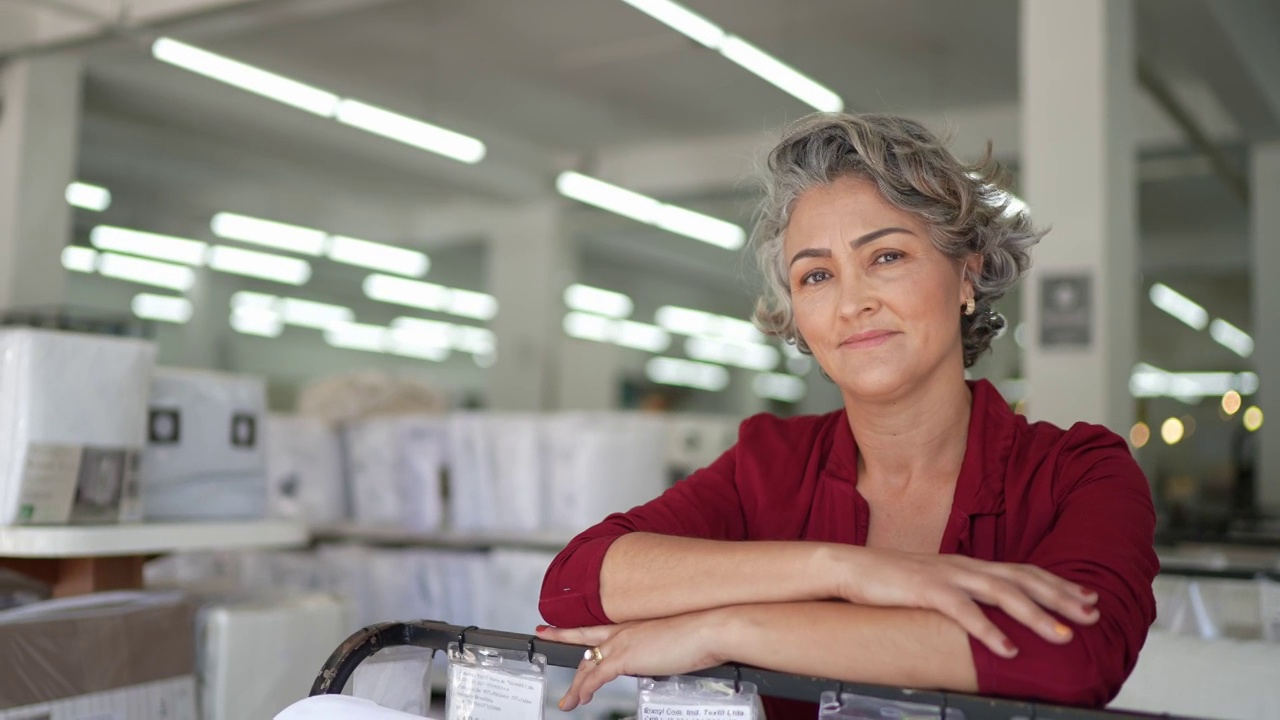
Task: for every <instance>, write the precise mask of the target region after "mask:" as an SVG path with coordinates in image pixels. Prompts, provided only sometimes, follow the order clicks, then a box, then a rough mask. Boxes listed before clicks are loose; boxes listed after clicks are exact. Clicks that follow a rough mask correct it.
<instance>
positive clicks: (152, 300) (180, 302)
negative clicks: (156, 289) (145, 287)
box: [130, 293, 192, 324]
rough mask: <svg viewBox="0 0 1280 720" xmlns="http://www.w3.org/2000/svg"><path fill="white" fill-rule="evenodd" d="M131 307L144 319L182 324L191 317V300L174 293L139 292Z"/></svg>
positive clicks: (135, 313)
mask: <svg viewBox="0 0 1280 720" xmlns="http://www.w3.org/2000/svg"><path fill="white" fill-rule="evenodd" d="M130 307H131V308H132V309H133V314H134V315H137V316H138V317H140V318H142V319H143V320H158V321H160V322H168V323H178V324H182V323H185V322H187V321H188V320H190V319H191V312H192V310H191V301H190V300H188V299H186V298H184V297H173V296H172V295H153V294H151V293H139V294H137V295H134V296H133V302H132V303H131V305H130Z"/></svg>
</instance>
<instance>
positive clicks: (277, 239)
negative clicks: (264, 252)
mask: <svg viewBox="0 0 1280 720" xmlns="http://www.w3.org/2000/svg"><path fill="white" fill-rule="evenodd" d="M209 226H210V228H211V229H212V230H213V234H214V235H217V236H218V237H220V238H226V239H227V240H239V241H240V242H246V243H253V244H254V245H262V246H264V247H269V248H274V249H276V250H284V251H286V252H292V253H298V254H300V255H311V256H312V257H319V256H321V255H323V254H324V245H325V240H327V239H328V237H329V236H328V234H327V233H325V232H324V231H323V230H315V229H313V228H308V227H301V226H299V225H290V224H288V223H282V222H276V221H274V220H263V219H262V218H255V217H249V216H248V215H237V214H236V213H229V212H220V213H218V214H217V215H214V216H213V222H211V223H209Z"/></svg>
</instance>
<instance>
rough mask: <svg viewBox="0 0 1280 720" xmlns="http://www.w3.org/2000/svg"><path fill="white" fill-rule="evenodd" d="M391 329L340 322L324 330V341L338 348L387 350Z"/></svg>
mask: <svg viewBox="0 0 1280 720" xmlns="http://www.w3.org/2000/svg"><path fill="white" fill-rule="evenodd" d="M390 335H391V331H390V330H388V329H387V328H385V327H382V326H381V325H366V324H362V323H340V324H338V325H333V326H331V327H330V328H329V329H327V330H325V331H324V341H325V342H327V343H329V344H330V345H332V346H333V347H336V348H343V349H346V350H364V351H365V352H376V353H381V352H386V351H387V348H388V340H389V339H390Z"/></svg>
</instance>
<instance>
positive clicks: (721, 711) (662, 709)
mask: <svg viewBox="0 0 1280 720" xmlns="http://www.w3.org/2000/svg"><path fill="white" fill-rule="evenodd" d="M636 704H637V709H636V720H665V719H666V718H671V717H681V718H708V719H709V718H737V719H738V720H757V719H758V718H761V717H763V715H764V713H763V712H762V709H761V704H760V695H759V694H758V693H757V692H756V686H755V685H754V684H752V683H749V682H742V683H734V682H733V681H729V680H713V679H710V678H701V677H693V676H688V675H681V676H677V677H672V678H662V679H657V678H640V682H639V691H638V694H637V703H636ZM876 720H879V719H878V718H877V719H876Z"/></svg>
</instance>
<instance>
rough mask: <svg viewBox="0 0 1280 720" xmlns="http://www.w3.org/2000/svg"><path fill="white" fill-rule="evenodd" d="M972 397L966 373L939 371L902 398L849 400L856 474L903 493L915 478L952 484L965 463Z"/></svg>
mask: <svg viewBox="0 0 1280 720" xmlns="http://www.w3.org/2000/svg"><path fill="white" fill-rule="evenodd" d="M972 407H973V393H972V392H971V391H970V390H969V386H968V385H967V384H966V383H965V382H964V370H963V369H960V370H958V371H952V370H951V369H950V368H940V369H939V372H937V373H934V375H933V377H932V378H930V379H929V380H926V381H925V382H924V383H922V384H920V385H918V386H917V387H916V388H914V389H913V390H911V391H909V392H907V393H906V394H904V395H903V396H901V397H897V398H894V399H892V400H888V401H882V402H874V401H867V400H865V399H858V398H852V397H848V396H846V398H845V413H846V415H847V416H848V418H849V429H850V430H852V431H853V437H854V438H855V439H856V441H857V443H858V475H859V478H860V479H859V483H861V478H864V477H871V478H875V480H876V482H877V483H888V484H890V485H892V486H894V487H897V488H899V489H906V488H907V487H910V486H913V485H915V484H916V483H915V482H914V481H916V480H923V481H926V482H930V483H931V484H932V482H936V481H938V480H939V479H942V480H944V481H947V482H950V481H954V480H955V478H956V476H957V475H958V474H959V472H960V466H961V465H962V464H963V462H964V454H965V447H966V443H967V441H968V437H969V414H970V411H971V409H972Z"/></svg>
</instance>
